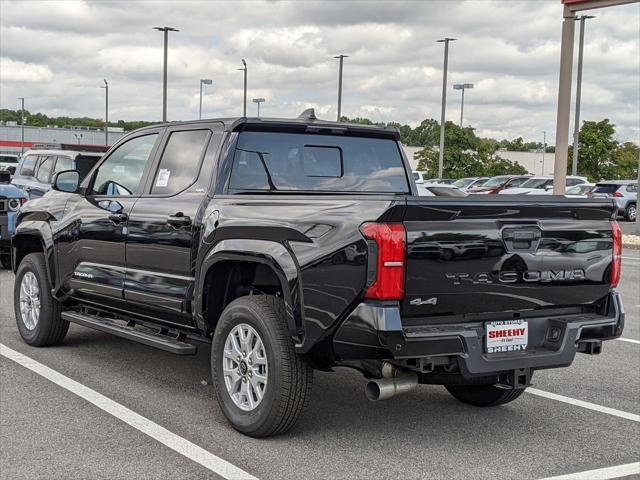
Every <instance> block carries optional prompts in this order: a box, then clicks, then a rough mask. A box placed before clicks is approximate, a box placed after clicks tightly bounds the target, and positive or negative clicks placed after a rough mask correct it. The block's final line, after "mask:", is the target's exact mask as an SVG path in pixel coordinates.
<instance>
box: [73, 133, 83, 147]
mask: <svg viewBox="0 0 640 480" xmlns="http://www.w3.org/2000/svg"><path fill="white" fill-rule="evenodd" d="M73 136H74V137H76V140H77V141H78V145H80V141H81V140H82V134H79V135H78V134H77V133H74V134H73Z"/></svg>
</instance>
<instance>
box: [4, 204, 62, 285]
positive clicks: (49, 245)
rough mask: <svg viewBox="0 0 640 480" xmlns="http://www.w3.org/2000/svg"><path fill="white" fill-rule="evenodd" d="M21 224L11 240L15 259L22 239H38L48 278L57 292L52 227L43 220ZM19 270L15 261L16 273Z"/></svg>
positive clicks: (22, 222)
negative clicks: (18, 244)
mask: <svg viewBox="0 0 640 480" xmlns="http://www.w3.org/2000/svg"><path fill="white" fill-rule="evenodd" d="M20 220H21V221H20V223H19V224H18V225H17V226H16V229H15V232H14V234H13V237H12V239H11V252H12V255H13V258H14V259H16V258H17V255H16V253H17V250H18V246H17V243H18V242H19V241H20V239H21V238H25V237H34V238H36V239H38V241H39V242H40V244H41V245H42V253H43V254H44V256H45V264H46V266H47V277H48V278H49V282H50V284H51V286H52V288H53V289H54V290H55V288H56V285H57V284H58V282H57V276H56V270H57V269H56V260H57V259H56V255H55V248H54V245H53V232H52V230H51V226H50V225H49V224H48V223H47V222H44V221H42V220H29V219H28V217H27V219H24V218H23V219H20ZM17 269H18V264H17V262H16V261H15V260H14V268H13V271H14V273H15V272H16V271H17Z"/></svg>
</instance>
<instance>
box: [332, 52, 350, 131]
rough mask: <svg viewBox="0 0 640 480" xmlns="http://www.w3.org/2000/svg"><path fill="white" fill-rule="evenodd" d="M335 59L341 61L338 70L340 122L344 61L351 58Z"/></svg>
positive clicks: (347, 56)
mask: <svg viewBox="0 0 640 480" xmlns="http://www.w3.org/2000/svg"><path fill="white" fill-rule="evenodd" d="M333 58H337V59H339V60H340V67H339V69H338V118H337V120H336V121H338V122H339V121H340V117H341V116H342V66H343V64H344V59H345V58H349V55H342V54H340V55H337V56H335V57H333Z"/></svg>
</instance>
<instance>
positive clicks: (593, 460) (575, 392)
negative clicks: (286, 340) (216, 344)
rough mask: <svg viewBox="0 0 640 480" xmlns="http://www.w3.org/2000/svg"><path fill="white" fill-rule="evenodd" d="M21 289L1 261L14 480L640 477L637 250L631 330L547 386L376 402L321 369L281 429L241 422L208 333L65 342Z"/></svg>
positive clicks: (77, 337)
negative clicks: (25, 313)
mask: <svg viewBox="0 0 640 480" xmlns="http://www.w3.org/2000/svg"><path fill="white" fill-rule="evenodd" d="M12 289H13V275H12V274H11V273H9V272H7V271H4V270H3V271H0V292H1V293H0V343H1V344H2V347H0V348H1V350H0V478H3V479H4V478H6V479H13V478H65V479H70V478H73V479H75V478H82V479H85V478H108V479H116V478H128V479H131V478H184V479H187V478H224V477H226V478H242V477H248V478H250V476H254V477H256V478H259V479H288V478H290V479H300V478H317V479H327V478H339V479H341V478H349V479H360V478H363V479H364V478H385V479H386V478H389V479H419V478H431V479H440V478H442V479H444V478H447V479H453V478H465V479H467V478H474V479H482V478H509V479H511V478H513V479H516V478H517V479H525V478H546V477H550V476H558V475H565V474H570V473H576V472H585V471H592V470H599V469H608V470H605V471H598V472H593V473H588V474H586V476H584V477H582V478H618V477H622V476H625V475H626V476H627V477H626V478H640V474H635V475H634V471H637V470H634V469H635V468H636V467H635V466H631V467H629V464H632V463H634V462H638V460H639V459H640V251H638V250H626V249H625V251H624V252H623V276H622V282H621V285H620V290H621V292H622V295H623V299H624V303H625V309H626V322H627V323H626V329H625V332H624V336H623V338H624V340H615V341H611V342H607V343H606V344H605V345H604V352H603V353H602V354H601V355H600V356H586V355H578V356H577V357H576V360H575V362H574V364H573V365H572V366H571V367H570V368H567V369H561V370H551V371H541V372H537V373H536V375H535V377H534V379H533V383H534V387H535V389H536V390H534V392H535V393H527V394H525V395H524V396H523V397H521V398H520V399H519V400H517V401H515V402H513V403H511V404H509V405H506V406H502V407H498V408H494V409H477V408H473V407H470V406H465V405H463V404H461V403H458V402H456V401H455V400H454V399H453V398H452V397H450V396H449V395H448V394H447V393H446V392H445V390H444V388H442V387H437V386H421V387H419V388H418V389H417V390H415V391H413V392H412V393H410V394H407V395H405V396H399V397H396V398H394V399H392V400H390V401H387V402H380V403H371V402H368V401H367V400H366V398H365V396H364V393H363V389H364V381H363V379H362V377H361V376H360V375H359V374H356V373H354V372H351V371H346V370H339V371H337V372H336V373H316V375H315V382H314V394H313V397H312V400H311V402H310V404H309V408H308V409H307V410H306V412H305V414H304V416H303V417H302V419H301V421H300V422H299V423H298V425H297V426H296V427H295V428H294V429H293V430H292V431H291V432H290V433H289V434H287V435H285V436H281V437H276V438H270V439H266V440H254V439H251V438H248V437H244V436H242V435H241V434H239V433H237V432H235V430H233V429H232V428H231V427H229V426H228V425H227V423H226V421H225V419H224V417H223V415H222V413H221V412H220V411H219V409H218V406H217V403H216V402H215V400H214V399H213V391H212V387H211V385H210V381H209V348H208V347H207V346H206V345H200V348H199V353H198V354H197V355H196V356H195V357H177V356H173V355H171V354H168V353H165V352H162V351H159V350H154V349H152V348H148V347H145V346H142V345H138V344H135V343H132V342H129V341H127V340H123V339H119V338H116V337H113V336H111V335H108V334H104V333H101V332H98V331H94V330H89V329H85V328H82V327H78V326H74V325H72V326H71V329H70V331H69V334H68V336H67V339H66V341H65V342H64V344H63V345H62V346H59V347H55V348H45V349H37V348H31V347H28V346H27V345H25V344H24V343H23V342H22V341H21V339H20V337H19V334H18V331H17V328H16V325H15V319H14V315H13V305H12ZM16 352H17V353H16ZM16 360H17V361H16ZM33 361H35V362H33ZM25 365H26V366H28V367H29V368H25ZM47 367H48V368H47ZM34 370H35V371H34ZM69 379H71V380H69ZM52 380H53V381H52ZM74 381H75V382H74ZM76 382H77V383H76ZM61 385H63V386H65V387H66V388H63V386H61ZM72 392H75V393H72ZM547 393H551V394H556V395H559V396H560V397H554V398H549V395H547ZM105 397H106V398H105ZM581 402H588V403H581ZM97 405H99V406H100V408H99V407H98V406H97ZM178 452H183V453H184V454H182V453H178ZM225 461H226V462H229V463H230V464H231V465H229V464H227V463H225ZM618 466H623V467H620V468H618V469H612V468H610V467H618ZM216 472H217V473H216ZM602 475H605V476H602Z"/></svg>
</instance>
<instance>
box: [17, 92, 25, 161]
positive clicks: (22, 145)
mask: <svg viewBox="0 0 640 480" xmlns="http://www.w3.org/2000/svg"><path fill="white" fill-rule="evenodd" d="M18 100H20V102H22V106H21V107H20V126H21V130H22V140H21V141H20V155H22V154H23V153H24V97H18Z"/></svg>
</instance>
